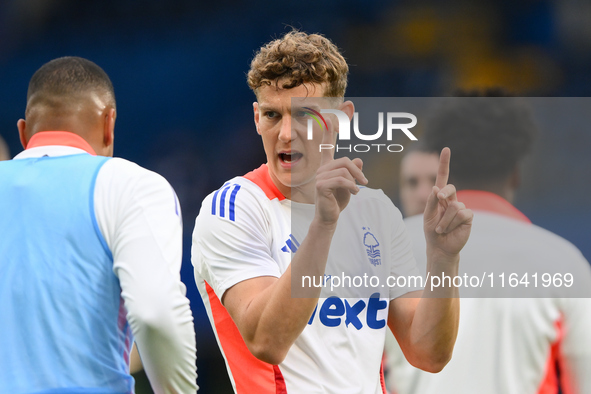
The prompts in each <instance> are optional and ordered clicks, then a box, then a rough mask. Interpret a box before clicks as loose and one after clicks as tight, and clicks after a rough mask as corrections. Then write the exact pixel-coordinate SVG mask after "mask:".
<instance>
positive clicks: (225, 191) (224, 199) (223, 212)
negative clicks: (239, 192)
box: [220, 186, 231, 218]
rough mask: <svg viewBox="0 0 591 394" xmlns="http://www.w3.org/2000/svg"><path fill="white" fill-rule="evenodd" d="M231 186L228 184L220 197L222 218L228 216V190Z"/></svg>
mask: <svg viewBox="0 0 591 394" xmlns="http://www.w3.org/2000/svg"><path fill="white" fill-rule="evenodd" d="M230 187H231V186H226V187H225V188H224V191H223V192H222V195H221V197H220V217H222V218H223V217H225V216H226V209H225V208H226V194H227V193H228V190H230Z"/></svg>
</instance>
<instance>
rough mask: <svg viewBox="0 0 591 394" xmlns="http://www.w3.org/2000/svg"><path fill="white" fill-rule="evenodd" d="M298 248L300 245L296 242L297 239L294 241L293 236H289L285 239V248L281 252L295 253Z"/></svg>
mask: <svg viewBox="0 0 591 394" xmlns="http://www.w3.org/2000/svg"><path fill="white" fill-rule="evenodd" d="M299 247H300V243H299V242H298V241H297V239H295V237H294V236H293V234H289V238H287V241H285V246H284V247H282V248H281V251H282V252H286V253H289V252H291V253H295V252H297V250H298V248H299Z"/></svg>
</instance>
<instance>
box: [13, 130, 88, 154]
mask: <svg viewBox="0 0 591 394" xmlns="http://www.w3.org/2000/svg"><path fill="white" fill-rule="evenodd" d="M50 145H60V146H70V147H72V148H78V149H82V150H83V151H85V152H87V153H90V154H91V155H93V156H96V152H95V151H94V149H92V147H91V146H90V144H89V143H88V142H86V140H85V139H84V138H82V137H80V136H79V135H77V134H74V133H71V132H69V131H40V132H38V133H36V134H34V135H33V136H32V137H31V139H30V140H29V142H28V143H27V147H26V148H25V149H31V148H37V147H40V146H50Z"/></svg>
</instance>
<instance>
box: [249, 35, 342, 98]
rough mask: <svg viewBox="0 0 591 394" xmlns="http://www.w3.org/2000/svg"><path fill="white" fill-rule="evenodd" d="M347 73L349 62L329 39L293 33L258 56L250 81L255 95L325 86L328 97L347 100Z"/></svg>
mask: <svg viewBox="0 0 591 394" xmlns="http://www.w3.org/2000/svg"><path fill="white" fill-rule="evenodd" d="M348 72H349V67H348V66H347V62H346V61H345V59H344V58H343V56H342V55H341V53H340V52H339V49H338V48H337V46H336V45H335V44H333V43H332V42H331V41H330V40H329V39H328V38H326V37H324V36H322V35H320V34H307V33H304V32H300V31H296V30H293V31H290V32H289V33H287V34H285V35H284V36H283V37H281V38H279V39H276V40H274V41H271V42H269V43H268V44H266V45H265V46H263V47H262V48H261V49H260V50H259V51H258V52H257V54H256V55H255V57H254V59H253V60H252V62H251V65H250V70H249V72H248V77H247V80H248V85H249V86H250V88H251V89H252V90H253V91H254V93H255V94H257V92H258V89H259V88H261V87H264V86H271V85H275V86H276V87H277V88H282V89H291V88H294V87H297V86H299V85H302V84H304V83H317V84H322V83H326V91H325V94H324V95H325V96H326V97H344V95H345V89H346V88H347V74H348Z"/></svg>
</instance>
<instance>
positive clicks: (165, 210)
mask: <svg viewBox="0 0 591 394" xmlns="http://www.w3.org/2000/svg"><path fill="white" fill-rule="evenodd" d="M82 146H84V144H81V147H82ZM81 153H87V152H86V151H85V150H83V149H80V148H76V147H72V146H60V145H58V144H57V143H56V145H45V146H37V147H33V148H30V149H27V150H25V151H23V152H22V153H20V154H18V155H17V156H16V157H15V158H14V160H19V159H26V158H33V157H41V156H45V155H47V156H50V157H53V156H64V155H73V154H81ZM94 202H95V204H94V205H95V206H94V208H95V215H96V218H97V222H98V225H99V228H100V231H101V233H102V235H103V237H104V239H105V240H106V242H107V245H108V247H109V249H110V250H111V252H112V254H113V261H114V263H113V272H114V273H115V275H116V276H117V277H118V278H119V281H120V285H121V296H122V297H123V299H124V301H125V307H126V309H127V312H128V313H127V320H128V321H129V323H130V325H131V329H132V332H133V335H134V336H135V340H136V342H137V344H138V349H139V351H140V353H141V358H142V363H143V365H144V369H145V370H146V373H147V375H148V378H149V379H150V383H151V385H152V388H153V389H154V392H155V393H195V392H196V391H197V385H196V379H197V375H196V367H195V362H196V346H195V331H194V328H193V316H192V313H191V309H190V307H189V300H188V299H187V298H186V297H185V293H186V288H185V286H184V284H183V283H182V282H181V281H180V267H181V260H182V227H181V216H180V215H181V214H180V206H179V202H178V200H177V197H176V195H175V193H174V190H173V189H172V187H171V186H170V185H169V183H168V182H167V181H166V180H165V179H164V178H163V177H162V176H160V175H158V174H156V173H154V172H152V171H149V170H146V169H144V168H142V167H140V166H138V165H137V164H134V163H132V162H130V161H127V160H124V159H119V158H113V159H111V160H108V161H107V162H106V163H105V164H104V165H103V166H102V167H101V169H100V171H99V173H98V175H97V178H96V185H95V194H94Z"/></svg>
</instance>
